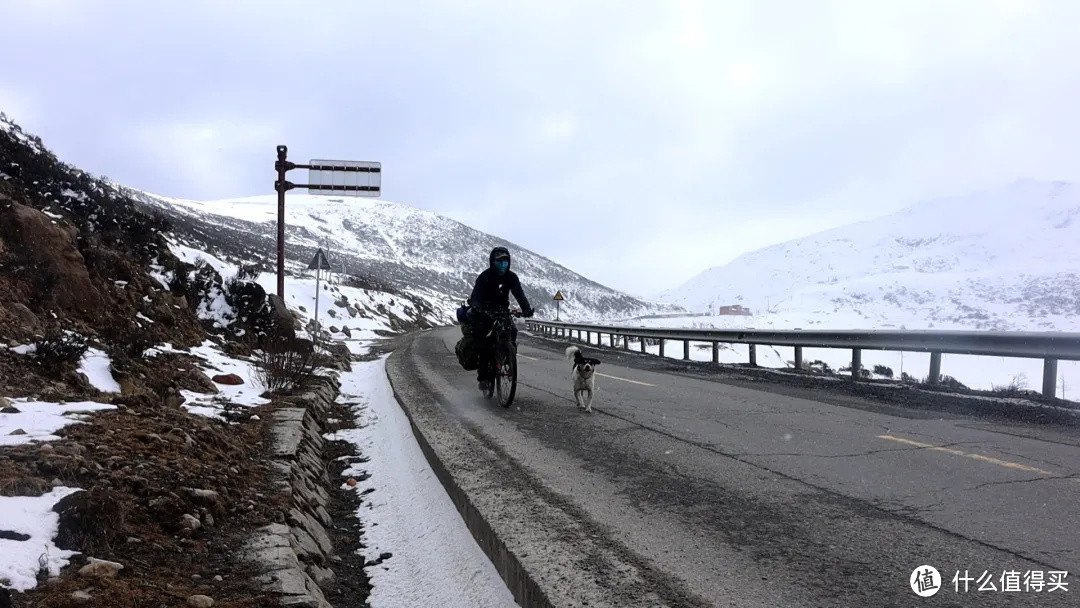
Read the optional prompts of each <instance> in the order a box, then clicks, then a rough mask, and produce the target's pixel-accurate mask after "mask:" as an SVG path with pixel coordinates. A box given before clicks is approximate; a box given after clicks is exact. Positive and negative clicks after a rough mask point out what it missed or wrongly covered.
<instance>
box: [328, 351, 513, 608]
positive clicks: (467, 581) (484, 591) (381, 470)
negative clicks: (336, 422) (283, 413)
mask: <svg viewBox="0 0 1080 608" xmlns="http://www.w3.org/2000/svg"><path fill="white" fill-rule="evenodd" d="M385 364H386V357H385V356H384V357H382V358H380V359H378V360H376V361H372V362H369V363H354V364H353V371H352V372H349V373H345V374H342V375H341V398H340V399H341V402H342V403H346V404H351V405H352V407H353V411H354V413H355V415H356V418H357V423H358V424H359V425H360V426H361V427H362V428H357V429H349V430H344V431H340V432H338V433H333V434H330V435H327V438H328V439H331V440H345V441H348V442H350V443H352V444H353V445H355V446H356V447H357V450H358V451H359V453H361V454H363V456H364V457H366V458H369V459H370V460H369V461H368V462H364V463H359V464H353V465H352V466H350V467H349V468H348V469H346V470H345V471H344V475H346V476H349V477H355V478H357V479H359V478H361V477H363V474H364V473H367V474H370V478H368V479H366V480H364V481H361V482H359V483H357V484H356V486H355V487H353V488H352V490H354V491H356V492H359V493H363V492H366V491H368V490H374V491H372V492H370V493H369V494H365V501H364V504H363V505H362V506H361V507H360V509H359V511H358V513H357V516H358V517H359V518H360V520H361V521H362V522H363V523H364V530H365V532H364V535H365V545H366V548H365V549H364V550H363V551H364V555H365V557H367V558H368V559H376V558H378V556H379V555H380V554H381V553H383V552H390V553H392V554H393V557H391V558H390V559H388V560H386V561H385V562H383V563H382V564H380V565H378V566H373V567H371V568H368V569H367V571H368V575H369V576H370V577H371V584H372V591H371V597H370V599H369V602H370V605H371V606H373V607H374V608H406V607H408V608H412V607H420V606H438V607H439V608H458V607H460V608H473V607H482V606H514V605H516V604H515V603H514V599H513V596H512V595H511V594H510V590H509V589H507V588H506V585H505V584H504V583H503V581H502V579H501V578H499V574H498V572H496V570H495V567H494V566H493V565H492V564H491V561H490V560H488V558H487V556H486V555H484V553H483V551H482V550H481V549H480V547H479V546H478V545H477V544H476V542H475V541H474V540H473V537H472V535H471V534H470V533H469V530H468V528H466V527H465V522H464V521H463V520H462V519H461V515H460V514H459V513H458V511H457V509H456V508H455V507H454V503H453V502H452V501H451V500H450V497H449V496H448V495H447V494H446V491H445V490H444V489H443V487H442V485H441V484H440V483H439V480H438V479H437V478H436V477H435V473H434V471H432V470H431V467H429V466H428V463H427V460H426V459H425V458H424V455H423V453H422V452H421V451H420V446H419V445H417V443H416V438H415V437H414V436H413V433H412V428H411V427H410V425H409V420H408V418H407V417H406V416H405V413H404V412H403V411H402V410H401V407H400V406H399V405H398V403H397V401H396V400H395V399H394V396H393V391H392V389H391V388H390V382H389V381H388V380H387V378H386V370H385ZM343 487H345V488H348V486H344V485H343Z"/></svg>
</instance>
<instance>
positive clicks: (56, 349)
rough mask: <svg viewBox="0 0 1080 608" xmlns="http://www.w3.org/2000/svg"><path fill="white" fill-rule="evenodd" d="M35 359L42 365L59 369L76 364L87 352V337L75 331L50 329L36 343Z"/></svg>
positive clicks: (51, 368)
mask: <svg viewBox="0 0 1080 608" xmlns="http://www.w3.org/2000/svg"><path fill="white" fill-rule="evenodd" d="M34 346H35V347H36V350H35V351H34V355H33V357H34V361H35V362H36V363H37V364H38V365H39V366H41V367H44V368H48V369H50V370H57V371H59V369H61V368H64V367H69V366H71V365H76V364H78V363H79V361H80V360H81V359H82V358H83V355H85V354H86V351H87V349H88V348H89V345H88V344H87V343H86V339H85V338H83V337H82V336H80V335H79V334H76V333H74V332H66V331H63V330H60V329H55V328H54V329H50V330H48V331H47V332H45V335H44V336H42V337H41V338H39V339H38V340H37V342H35V343H34Z"/></svg>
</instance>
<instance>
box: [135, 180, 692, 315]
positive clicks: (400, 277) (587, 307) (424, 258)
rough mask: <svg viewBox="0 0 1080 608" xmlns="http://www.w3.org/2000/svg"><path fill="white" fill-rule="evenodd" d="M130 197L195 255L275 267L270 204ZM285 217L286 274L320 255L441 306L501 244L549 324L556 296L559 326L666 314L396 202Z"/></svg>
mask: <svg viewBox="0 0 1080 608" xmlns="http://www.w3.org/2000/svg"><path fill="white" fill-rule="evenodd" d="M132 194H133V196H135V197H136V198H138V199H139V200H141V201H143V202H144V203H147V204H149V205H153V206H155V207H157V208H158V209H160V210H162V211H164V212H165V213H166V214H168V215H169V216H170V217H171V218H172V219H173V223H174V232H175V233H177V234H180V233H183V232H185V230H186V232H187V233H188V235H189V236H191V237H194V238H196V240H197V241H201V242H197V243H195V244H194V246H197V247H198V248H200V249H204V250H208V251H212V252H223V253H226V254H229V255H237V256H239V257H242V258H246V259H251V256H253V255H261V256H263V258H264V259H266V260H267V261H268V262H271V263H272V262H273V260H274V259H276V258H274V257H273V254H272V253H271V252H273V251H274V242H275V241H274V239H275V238H276V237H275V232H274V230H275V227H276V222H277V199H276V196H275V195H268V196H257V197H251V198H241V199H230V200H223V201H191V200H182V199H173V198H167V197H162V196H157V195H151V194H146V193H134V192H133V193H132ZM286 209H287V215H286V221H287V224H288V234H287V237H286V238H287V241H288V247H287V249H288V251H287V256H288V257H289V260H290V265H291V268H292V269H294V270H298V269H300V268H301V263H302V264H303V265H306V264H307V262H308V261H309V260H310V259H311V257H312V256H313V255H314V252H315V249H316V248H317V247H319V246H324V247H328V248H329V250H330V251H331V254H332V255H331V257H332V258H333V259H332V262H333V263H334V265H335V266H337V267H342V268H344V269H345V270H347V272H348V273H349V274H355V275H358V276H361V277H365V278H366V279H368V280H370V281H371V282H372V283H373V284H375V285H379V284H382V285H387V286H390V287H392V288H394V289H397V290H401V291H405V292H410V293H411V292H413V291H415V290H421V289H422V290H425V291H433V292H437V293H439V294H442V295H443V296H445V301H447V302H460V301H461V300H463V299H464V298H465V297H466V296H467V294H468V292H469V290H471V288H472V283H473V281H474V280H475V278H476V275H477V274H478V273H479V272H480V271H481V270H483V269H484V268H486V267H487V265H488V252H489V251H491V248H492V247H495V246H498V245H503V246H506V247H508V248H509V249H510V250H511V252H512V255H513V256H514V261H513V269H514V270H515V271H516V272H517V273H518V274H519V275H521V277H522V279H523V284H524V287H525V290H526V294H527V295H528V297H529V299H530V301H531V302H532V303H533V305H534V306H536V307H537V308H538V309H540V310H542V311H544V312H542V313H541V316H549V317H554V306H553V302H552V300H551V299H552V296H553V295H554V293H555V291H556V290H562V293H563V295H564V296H565V297H566V298H567V300H566V301H565V302H563V306H562V312H563V318H564V319H578V320H604V319H614V318H626V317H629V316H635V315H641V314H649V313H655V312H661V311H671V310H674V308H673V307H671V306H665V305H660V304H656V303H650V302H645V301H642V300H640V299H637V298H634V297H632V296H629V295H626V294H624V293H621V292H618V291H615V290H613V289H609V288H607V287H604V286H603V285H600V284H598V283H595V282H593V281H590V280H588V279H586V278H585V277H582V276H580V275H578V274H576V273H574V272H573V271H571V270H569V269H567V268H565V267H563V266H561V265H559V264H557V263H555V262H553V261H551V260H549V259H547V258H545V257H543V256H540V255H538V254H536V253H533V252H531V251H528V250H526V249H523V248H521V247H518V246H516V245H514V244H513V243H508V242H506V241H504V240H502V239H500V238H498V237H495V236H491V235H489V234H485V233H483V232H480V231H478V230H474V229H472V228H470V227H468V226H466V225H464V224H461V223H460V222H456V221H454V220H451V219H448V218H445V217H442V216H440V215H437V214H435V213H431V212H428V211H421V210H418V209H414V208H411V207H408V206H405V205H401V204H398V203H391V202H387V201H382V200H373V199H365V198H351V197H333V196H311V195H305V194H292V193H290V194H289V195H288V201H287V207H286ZM185 227H186V228H185ZM245 242H246V243H247V245H246V246H245V245H244V243H245ZM245 247H246V249H245ZM242 249H243V250H242ZM266 269H267V270H270V269H272V267H267V268H266ZM545 309H546V310H545Z"/></svg>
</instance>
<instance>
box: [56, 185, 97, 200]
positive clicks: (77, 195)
mask: <svg viewBox="0 0 1080 608" xmlns="http://www.w3.org/2000/svg"><path fill="white" fill-rule="evenodd" d="M60 195H61V196H66V197H67V198H73V199H75V200H77V201H80V202H82V201H87V200H89V199H90V197H89V196H87V195H86V193H85V192H76V191H74V190H72V189H71V188H65V189H64V191H63V192H61V193H60Z"/></svg>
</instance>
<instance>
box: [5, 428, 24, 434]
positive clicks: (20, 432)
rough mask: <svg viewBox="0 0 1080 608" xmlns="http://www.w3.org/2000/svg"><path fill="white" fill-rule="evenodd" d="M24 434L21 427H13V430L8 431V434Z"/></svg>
mask: <svg viewBox="0 0 1080 608" xmlns="http://www.w3.org/2000/svg"><path fill="white" fill-rule="evenodd" d="M25 434H26V431H24V430H22V429H15V430H14V431H11V432H10V433H8V435H25Z"/></svg>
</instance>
